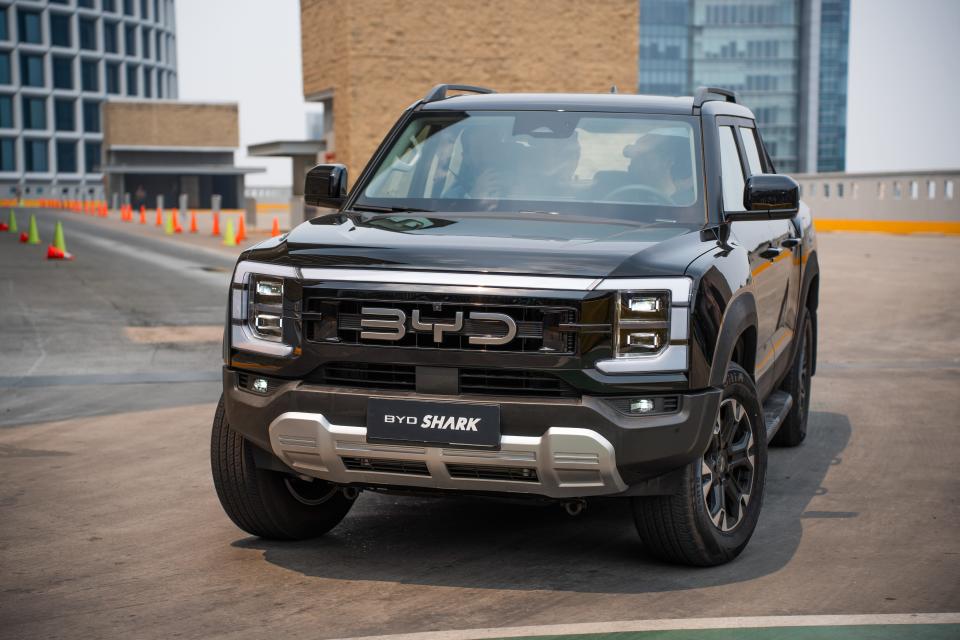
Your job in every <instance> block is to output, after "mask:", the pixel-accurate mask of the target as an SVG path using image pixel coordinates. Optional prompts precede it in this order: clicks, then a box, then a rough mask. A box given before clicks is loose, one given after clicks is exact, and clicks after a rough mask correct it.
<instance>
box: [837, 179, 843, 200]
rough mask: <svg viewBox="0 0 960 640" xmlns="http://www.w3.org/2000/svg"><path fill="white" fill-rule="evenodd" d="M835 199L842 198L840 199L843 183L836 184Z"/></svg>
mask: <svg viewBox="0 0 960 640" xmlns="http://www.w3.org/2000/svg"><path fill="white" fill-rule="evenodd" d="M837 197H838V198H842V197H843V183H842V182H838V183H837Z"/></svg>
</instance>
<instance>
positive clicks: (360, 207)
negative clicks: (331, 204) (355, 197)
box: [351, 204, 434, 213]
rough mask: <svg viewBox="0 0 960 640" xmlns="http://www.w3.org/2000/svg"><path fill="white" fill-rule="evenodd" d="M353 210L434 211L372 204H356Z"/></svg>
mask: <svg viewBox="0 0 960 640" xmlns="http://www.w3.org/2000/svg"><path fill="white" fill-rule="evenodd" d="M351 210H352V211H370V212H371V213H434V211H433V210H431V209H418V208H416V207H377V206H374V205H372V204H356V205H354V206H353V208H352V209H351Z"/></svg>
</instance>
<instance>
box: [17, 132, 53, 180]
mask: <svg viewBox="0 0 960 640" xmlns="http://www.w3.org/2000/svg"><path fill="white" fill-rule="evenodd" d="M23 162H24V164H25V165H26V169H27V171H35V172H46V171H48V170H49V164H48V163H47V141H46V140H33V139H31V138H24V140H23Z"/></svg>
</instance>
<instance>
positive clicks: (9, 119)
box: [0, 96, 13, 129]
mask: <svg viewBox="0 0 960 640" xmlns="http://www.w3.org/2000/svg"><path fill="white" fill-rule="evenodd" d="M0 127H3V128H5V129H12V128H13V96H0Z"/></svg>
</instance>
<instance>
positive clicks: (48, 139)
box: [0, 0, 177, 197]
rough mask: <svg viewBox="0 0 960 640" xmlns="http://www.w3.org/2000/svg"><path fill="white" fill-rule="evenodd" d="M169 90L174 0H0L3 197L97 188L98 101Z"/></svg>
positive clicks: (173, 79) (173, 93)
mask: <svg viewBox="0 0 960 640" xmlns="http://www.w3.org/2000/svg"><path fill="white" fill-rule="evenodd" d="M176 97H177V59H176V29H175V20H174V1H173V0H49V1H48V0H17V1H16V2H13V3H12V4H11V3H10V2H5V1H3V0H0V192H2V193H3V194H4V195H8V194H10V193H11V192H15V191H20V192H21V193H22V194H23V195H24V196H30V195H38V196H40V197H57V195H58V194H60V193H64V194H68V195H79V194H80V193H81V192H83V193H93V192H96V193H99V192H100V191H101V190H102V185H103V174H102V173H101V163H102V155H103V149H102V145H103V122H102V117H101V111H102V103H103V102H104V101H105V100H107V99H110V98H136V99H139V100H143V99H156V98H176ZM91 190H92V191H91Z"/></svg>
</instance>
